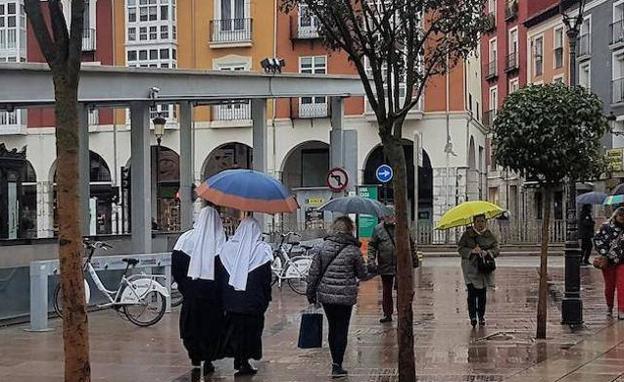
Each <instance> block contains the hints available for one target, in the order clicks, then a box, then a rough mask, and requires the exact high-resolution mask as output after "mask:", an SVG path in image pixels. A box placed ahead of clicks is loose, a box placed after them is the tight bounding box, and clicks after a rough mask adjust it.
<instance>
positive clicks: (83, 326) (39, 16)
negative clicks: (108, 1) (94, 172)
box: [24, 0, 91, 382]
mask: <svg viewBox="0 0 624 382" xmlns="http://www.w3.org/2000/svg"><path fill="white" fill-rule="evenodd" d="M42 4H47V7H48V10H49V13H50V18H49V20H48V21H46V18H44V16H43V12H42V9H41V7H42ZM24 5H25V9H26V14H27V16H28V19H29V20H30V24H31V25H32V28H33V31H34V33H35V37H36V38H37V42H38V43H39V47H40V48H41V50H42V52H43V55H44V56H45V59H46V61H47V62H48V65H49V66H50V70H51V71H52V78H53V81H54V96H55V101H56V102H55V106H54V114H55V117H56V155H57V160H58V166H57V168H58V170H57V171H58V173H57V177H56V179H57V189H58V194H57V195H58V207H59V208H58V225H59V233H58V235H59V262H60V269H61V278H60V282H61V288H62V290H63V344H64V350H65V381H68V382H69V381H72V382H74V381H89V380H90V379H91V370H90V364H89V332H88V323H87V312H86V308H85V290H84V284H83V276H82V255H81V250H82V235H81V227H80V217H79V216H78V211H80V204H79V197H78V181H79V179H78V136H79V135H78V129H79V128H80V127H79V123H78V82H79V79H80V61H81V51H82V33H83V32H82V28H83V11H84V0H71V6H70V12H71V19H70V28H68V25H67V22H66V20H65V16H64V14H63V5H62V2H61V0H49V1H47V2H41V1H40V0H25V3H24Z"/></svg>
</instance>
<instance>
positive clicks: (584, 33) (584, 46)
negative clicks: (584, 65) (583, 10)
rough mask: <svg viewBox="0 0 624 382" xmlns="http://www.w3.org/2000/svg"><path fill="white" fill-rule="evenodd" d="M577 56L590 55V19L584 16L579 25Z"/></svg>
mask: <svg viewBox="0 0 624 382" xmlns="http://www.w3.org/2000/svg"><path fill="white" fill-rule="evenodd" d="M578 44H579V52H578V54H579V56H581V57H582V56H586V55H589V54H590V53H591V17H590V16H589V15H588V16H585V18H584V19H583V23H582V24H581V35H580V37H579V42H578Z"/></svg>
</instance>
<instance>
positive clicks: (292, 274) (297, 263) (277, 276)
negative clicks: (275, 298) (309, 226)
mask: <svg viewBox="0 0 624 382" xmlns="http://www.w3.org/2000/svg"><path fill="white" fill-rule="evenodd" d="M280 236H281V241H280V243H279V244H278V246H277V248H276V249H275V250H274V251H273V262H272V263H271V270H272V272H273V274H272V279H271V285H275V284H276V283H277V285H278V287H279V288H281V287H282V281H283V280H287V282H288V286H289V287H290V289H292V290H293V292H295V293H297V294H300V295H305V293H306V289H307V285H308V283H307V281H306V279H307V277H308V272H309V270H310V265H312V258H310V257H309V256H307V251H309V250H310V249H312V247H308V246H304V245H301V243H300V242H296V241H295V242H291V243H288V240H289V239H290V237H291V236H297V237H301V235H299V234H296V233H294V232H288V233H286V234H281V235H280ZM286 244H289V245H290V247H289V248H288V250H287V249H286ZM297 246H299V247H301V248H303V249H304V250H305V251H306V252H305V253H304V254H303V255H298V256H294V257H291V254H292V251H293V249H294V248H295V247H297Z"/></svg>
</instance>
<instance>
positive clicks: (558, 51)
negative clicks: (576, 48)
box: [554, 27, 563, 69]
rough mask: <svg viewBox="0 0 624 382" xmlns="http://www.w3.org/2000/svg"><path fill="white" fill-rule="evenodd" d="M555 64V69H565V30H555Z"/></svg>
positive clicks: (560, 28)
mask: <svg viewBox="0 0 624 382" xmlns="http://www.w3.org/2000/svg"><path fill="white" fill-rule="evenodd" d="M554 55H555V57H554V62H555V69H559V68H562V67H563V28H562V27H558V28H556V29H555V41H554Z"/></svg>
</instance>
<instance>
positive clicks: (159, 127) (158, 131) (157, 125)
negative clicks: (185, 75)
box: [152, 113, 167, 227]
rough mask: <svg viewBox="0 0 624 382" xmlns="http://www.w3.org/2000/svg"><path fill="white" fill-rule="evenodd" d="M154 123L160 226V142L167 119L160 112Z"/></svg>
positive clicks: (158, 219) (157, 203)
mask: <svg viewBox="0 0 624 382" xmlns="http://www.w3.org/2000/svg"><path fill="white" fill-rule="evenodd" d="M152 123H153V124H154V135H155V136H156V143H157V147H156V223H157V224H158V227H160V143H161V141H162V137H163V136H164V135H165V124H166V123H167V120H166V119H164V118H163V117H162V116H161V115H160V113H158V115H157V116H156V118H154V119H153V120H152Z"/></svg>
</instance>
